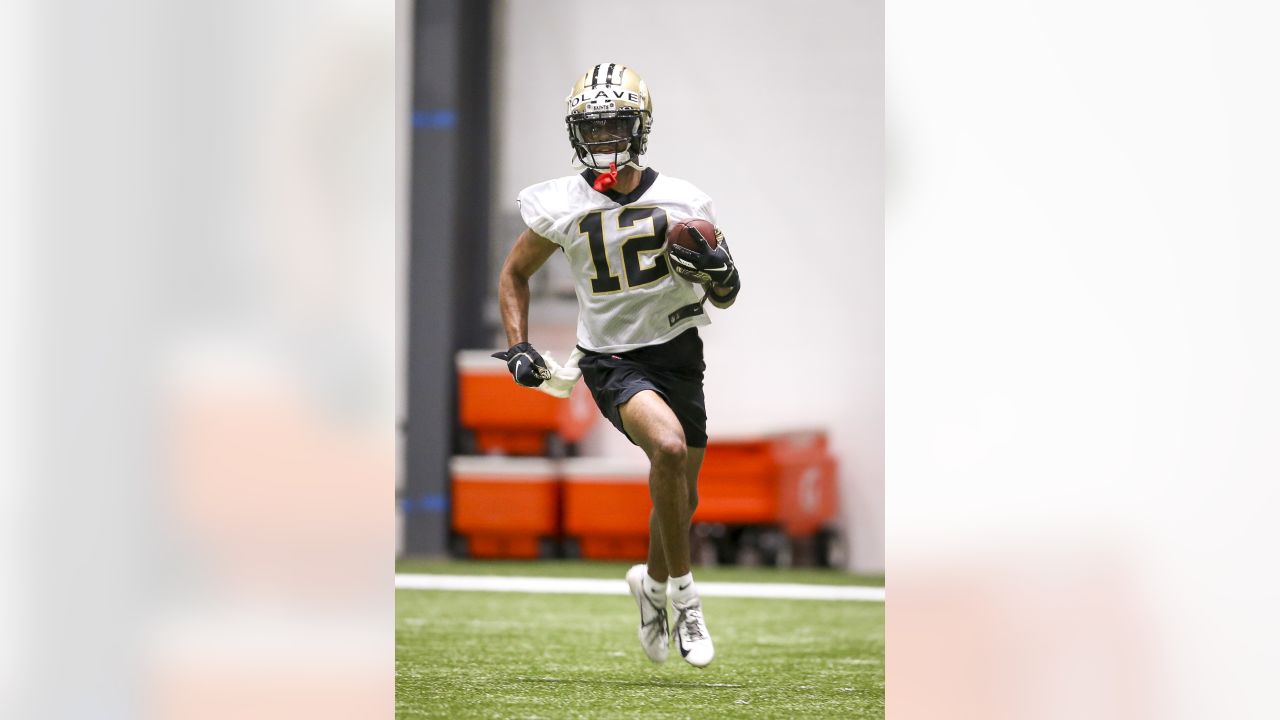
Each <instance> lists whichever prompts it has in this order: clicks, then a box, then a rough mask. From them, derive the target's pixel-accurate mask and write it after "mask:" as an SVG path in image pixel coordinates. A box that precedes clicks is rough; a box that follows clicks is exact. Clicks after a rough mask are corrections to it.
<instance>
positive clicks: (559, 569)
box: [396, 557, 884, 587]
mask: <svg viewBox="0 0 1280 720" xmlns="http://www.w3.org/2000/svg"><path fill="white" fill-rule="evenodd" d="M632 564H633V563H630V562H600V561H592V560H432V559H426V558H413V557H409V558H401V559H399V560H397V561H396V572H398V573H430V574H434V575H524V576H532V577H575V578H613V579H618V580H621V579H622V577H623V576H624V575H626V573H627V568H629V567H631V565H632ZM693 577H694V579H696V580H698V581H700V582H788V583H809V584H813V585H874V586H879V587H883V586H884V576H883V575H854V574H851V573H848V572H844V571H841V570H831V569H823V568H770V567H750V568H748V567H732V566H731V567H701V566H696V567H694V568H693Z"/></svg>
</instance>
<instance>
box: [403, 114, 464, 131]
mask: <svg viewBox="0 0 1280 720" xmlns="http://www.w3.org/2000/svg"><path fill="white" fill-rule="evenodd" d="M457 124H458V113H456V112H454V111H452V110H414V111H413V126H414V127H415V128H420V129H424V130H447V129H449V128H452V127H453V126H455V125H457Z"/></svg>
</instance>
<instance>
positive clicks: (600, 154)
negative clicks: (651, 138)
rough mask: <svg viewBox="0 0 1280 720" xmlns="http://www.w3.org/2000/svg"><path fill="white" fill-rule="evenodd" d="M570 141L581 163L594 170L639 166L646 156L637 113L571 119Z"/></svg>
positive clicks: (628, 112) (613, 113)
mask: <svg viewBox="0 0 1280 720" xmlns="http://www.w3.org/2000/svg"><path fill="white" fill-rule="evenodd" d="M567 120H568V124H569V141H570V142H571V143H572V144H573V149H574V152H575V153H576V154H577V157H578V160H580V161H581V162H582V164H583V165H586V166H587V167H589V168H592V169H594V170H608V169H609V167H610V164H611V163H612V164H614V165H615V166H616V167H622V166H623V165H627V164H636V163H637V162H638V161H639V159H640V154H641V153H642V152H644V138H643V134H642V132H641V130H642V127H643V123H642V122H641V118H640V113H639V112H638V111H627V110H621V111H611V112H595V113H582V114H578V115H571V116H570V117H569V118H567Z"/></svg>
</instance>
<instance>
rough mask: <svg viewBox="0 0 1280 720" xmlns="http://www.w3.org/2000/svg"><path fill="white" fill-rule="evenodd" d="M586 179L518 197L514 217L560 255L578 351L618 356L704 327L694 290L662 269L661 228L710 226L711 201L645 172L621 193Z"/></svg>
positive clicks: (541, 186) (699, 291)
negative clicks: (572, 302) (565, 264)
mask: <svg viewBox="0 0 1280 720" xmlns="http://www.w3.org/2000/svg"><path fill="white" fill-rule="evenodd" d="M593 177H594V174H593V173H592V172H591V171H586V172H584V173H582V174H580V175H570V176H568V177H562V178H556V179H555V180H548V181H547V182H543V183H538V184H537V185H531V186H529V187H527V188H525V189H524V190H522V191H521V192H520V196H519V198H518V200H517V201H518V202H519V203H520V215H521V216H523V217H524V222H525V224H526V225H528V226H529V228H530V229H532V230H533V231H534V232H536V233H538V234H539V235H541V236H542V237H544V238H546V239H548V240H550V241H551V242H554V243H555V244H557V245H559V246H560V248H561V249H562V250H564V254H565V257H566V258H567V259H568V261H569V267H570V269H571V270H572V271H573V275H574V289H575V290H576V291H577V294H578V345H580V346H581V347H582V348H584V349H586V350H592V351H595V352H609V353H613V352H624V351H626V350H634V349H635V348H638V347H643V346H645V345H657V344H658V343H664V342H666V341H668V340H671V339H672V338H674V337H675V336H677V335H679V334H680V333H682V332H684V331H685V330H687V329H689V328H691V327H697V326H700V325H706V324H707V323H709V322H711V319H710V318H709V317H707V315H706V313H705V312H704V310H703V307H702V298H703V295H704V294H705V291H704V290H703V288H702V286H701V285H698V284H695V283H691V282H689V281H687V280H684V279H683V278H680V277H677V276H676V275H675V274H674V273H672V272H671V268H670V266H669V265H668V264H667V258H666V254H665V253H663V252H662V250H663V248H664V247H665V245H666V237H667V228H668V227H669V226H670V224H671V223H675V222H678V221H680V220H691V219H694V218H701V219H703V220H707V221H709V222H711V223H712V224H715V221H716V217H715V213H714V211H713V210H712V207H711V198H709V197H707V196H706V194H705V193H703V192H702V191H701V190H699V189H698V188H696V187H694V186H693V185H691V184H690V183H687V182H685V181H684V180H677V179H675V178H672V177H667V176H665V175H659V174H658V173H657V172H656V171H655V170H653V168H646V169H645V170H644V171H643V173H641V176H640V184H639V185H638V186H636V189H635V190H634V191H632V192H631V193H628V194H627V195H622V194H621V193H617V192H614V191H612V190H606V191H605V192H598V191H597V190H596V189H595V188H593V187H592V186H591V178H593Z"/></svg>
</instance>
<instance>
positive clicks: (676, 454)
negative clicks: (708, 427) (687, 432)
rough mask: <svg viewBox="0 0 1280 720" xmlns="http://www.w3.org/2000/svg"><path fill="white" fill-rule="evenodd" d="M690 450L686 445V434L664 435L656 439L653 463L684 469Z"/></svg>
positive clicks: (671, 433) (672, 433)
mask: <svg viewBox="0 0 1280 720" xmlns="http://www.w3.org/2000/svg"><path fill="white" fill-rule="evenodd" d="M687 456H688V448H686V447H685V444H684V434H683V433H679V432H670V433H663V434H662V435H660V436H658V437H657V438H655V439H654V442H653V461H654V463H662V464H664V465H674V466H676V467H679V468H683V467H684V461H685V458H686V457H687Z"/></svg>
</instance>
